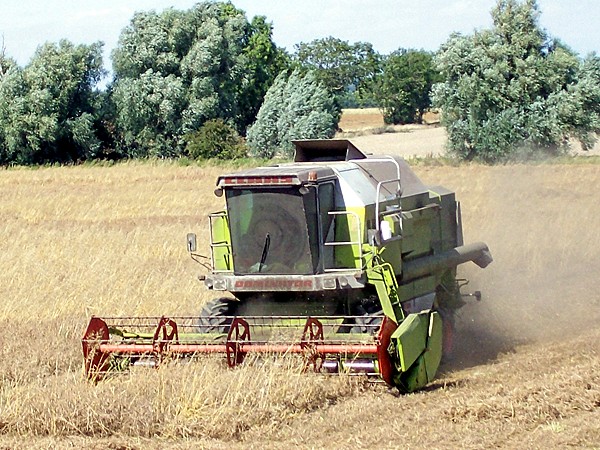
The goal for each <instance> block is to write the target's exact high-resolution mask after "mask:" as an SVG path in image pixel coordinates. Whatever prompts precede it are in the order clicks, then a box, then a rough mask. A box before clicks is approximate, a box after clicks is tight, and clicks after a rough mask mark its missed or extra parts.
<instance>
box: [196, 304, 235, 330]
mask: <svg viewBox="0 0 600 450" xmlns="http://www.w3.org/2000/svg"><path fill="white" fill-rule="evenodd" d="M238 304H239V302H238V301H237V300H236V299H233V298H229V297H219V298H215V299H214V300H211V301H209V302H208V303H207V304H206V305H204V307H203V308H202V311H200V320H199V324H198V325H199V326H198V332H199V333H227V331H228V330H229V326H230V325H231V322H232V320H233V318H232V316H235V314H236V310H237V307H238Z"/></svg>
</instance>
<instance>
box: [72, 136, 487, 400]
mask: <svg viewBox="0 0 600 450" xmlns="http://www.w3.org/2000/svg"><path fill="white" fill-rule="evenodd" d="M294 145H295V147H296V156H295V161H294V162H293V163H288V164H279V165H275V166H269V167H259V168H255V169H251V170H246V171H243V172H238V173H233V174H227V175H222V176H220V177H219V178H218V179H217V189H216V190H215V194H216V195H218V196H223V195H224V197H225V204H226V209H224V210H223V211H220V212H217V213H213V214H210V215H209V221H210V249H211V256H210V262H211V264H210V271H209V273H208V274H207V275H203V276H201V279H202V280H203V281H204V283H205V285H206V287H207V288H208V289H210V290H213V291H219V292H221V293H222V294H226V293H227V292H228V293H229V294H230V296H225V295H221V296H219V297H218V298H216V299H215V300H213V301H211V302H209V303H208V304H207V305H205V307H204V309H203V310H202V312H201V314H200V316H199V317H105V318H98V317H93V318H92V319H91V320H90V323H89V325H88V328H87V330H86V332H85V334H84V337H83V341H82V343H83V353H84V360H85V372H86V375H87V376H88V378H90V379H93V380H98V379H100V378H102V377H103V376H104V375H105V374H106V373H108V372H110V371H112V370H115V369H124V368H126V367H128V366H129V365H152V366H156V365H158V364H160V362H161V361H164V360H165V359H172V358H178V357H186V358H187V357H190V358H195V357H198V356H200V355H205V354H213V353H219V354H223V355H225V356H226V360H227V364H228V365H229V366H231V367H233V366H236V365H239V364H241V363H242V362H243V361H244V359H245V358H246V356H247V355H251V354H261V355H294V354H296V355H301V356H302V357H303V358H304V359H305V360H306V362H307V365H308V366H310V367H312V368H314V369H315V370H317V371H322V372H329V373H338V372H351V373H364V374H368V375H374V376H379V377H380V378H381V379H383V380H384V381H385V382H386V383H387V384H389V385H391V386H395V387H397V388H398V389H399V390H401V391H402V392H411V391H414V390H416V389H419V388H421V387H423V386H425V385H426V384H427V383H429V382H430V381H431V380H433V379H434V377H435V375H436V372H437V369H438V366H439V364H440V361H441V358H442V355H443V354H444V353H449V352H451V351H452V347H453V339H452V335H453V331H454V316H455V313H456V311H457V310H458V309H459V308H460V307H461V306H462V305H464V300H463V298H462V297H463V295H462V294H461V292H460V287H461V286H462V285H463V284H464V282H463V284H461V280H457V278H456V268H457V266H458V265H460V264H463V263H466V262H468V261H473V262H474V263H475V264H477V265H478V266H479V267H481V268H484V267H486V266H487V265H488V264H489V263H490V262H492V256H491V254H490V252H489V250H488V248H487V246H486V245H485V244H483V243H473V244H468V245H464V244H463V236H462V225H461V215H460V206H459V204H458V203H457V202H456V200H455V195H454V193H453V192H451V191H449V190H447V189H445V188H443V187H439V186H436V187H431V186H425V185H424V184H423V183H422V182H421V181H420V180H419V179H418V178H417V176H416V175H415V174H414V173H413V172H412V171H411V169H410V167H409V166H408V164H407V163H406V162H405V161H404V160H402V159H401V158H398V157H392V156H367V155H365V154H364V153H362V152H361V151H360V150H358V149H357V148H356V147H355V146H354V145H353V144H352V143H351V142H349V141H347V140H305V141H295V142H294ZM196 240H197V238H196V236H195V235H194V234H189V235H188V250H189V252H190V253H191V255H192V257H193V258H195V259H196V260H198V261H199V262H201V261H200V260H199V259H198V258H199V257H200V255H198V254H197V253H196V251H197V249H196V247H197V243H196ZM471 295H474V296H476V297H477V298H479V297H480V293H479V292H476V293H475V294H471Z"/></svg>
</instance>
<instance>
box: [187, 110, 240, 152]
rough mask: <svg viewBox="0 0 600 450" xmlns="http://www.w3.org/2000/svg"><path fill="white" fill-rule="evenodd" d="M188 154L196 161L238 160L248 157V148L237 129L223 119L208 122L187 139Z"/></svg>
mask: <svg viewBox="0 0 600 450" xmlns="http://www.w3.org/2000/svg"><path fill="white" fill-rule="evenodd" d="M185 141H186V147H185V150H186V154H187V155H189V156H191V157H192V158H194V159H210V158H217V159H229V160H232V159H238V158H243V157H244V156H246V146H245V145H244V141H243V140H242V138H241V137H240V135H239V134H238V133H237V131H235V129H234V128H233V127H231V126H229V125H228V124H226V123H225V122H224V121H223V120H222V119H214V120H208V121H206V122H204V124H203V125H202V126H201V127H200V129H199V130H198V131H195V132H193V133H190V134H189V135H187V136H186V138H185Z"/></svg>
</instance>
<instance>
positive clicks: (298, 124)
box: [248, 69, 340, 158]
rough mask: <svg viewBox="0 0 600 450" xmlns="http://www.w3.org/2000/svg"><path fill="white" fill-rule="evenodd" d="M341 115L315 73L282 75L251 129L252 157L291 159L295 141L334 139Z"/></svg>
mask: <svg viewBox="0 0 600 450" xmlns="http://www.w3.org/2000/svg"><path fill="white" fill-rule="evenodd" d="M339 117H340V112H339V109H338V108H337V107H336V105H335V101H334V99H333V96H332V95H331V94H330V93H329V91H328V90H327V89H326V88H325V87H324V86H323V85H322V84H321V83H320V82H319V81H318V80H317V77H316V75H315V73H314V72H312V71H309V72H307V73H305V74H303V73H302V71H301V70H299V69H296V70H294V71H293V72H292V73H291V74H290V75H289V76H288V74H287V73H281V74H280V75H279V76H278V77H277V79H276V80H275V82H274V83H273V85H272V86H271V88H270V89H269V91H268V92H267V95H266V96H265V101H264V103H263V105H262V106H261V108H260V111H259V112H258V115H257V117H256V122H255V123H254V124H253V125H252V126H251V127H250V128H249V129H248V146H249V147H250V150H251V155H252V156H259V157H263V158H272V157H274V156H285V157H289V156H291V154H292V152H293V146H292V143H291V141H292V140H294V139H320V138H330V137H332V136H333V135H334V134H335V131H336V129H337V124H338V121H339Z"/></svg>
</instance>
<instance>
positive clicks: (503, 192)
mask: <svg viewBox="0 0 600 450" xmlns="http://www.w3.org/2000/svg"><path fill="white" fill-rule="evenodd" d="M231 169H233V167H227V166H224V167H222V166H215V165H210V164H208V165H195V164H193V165H189V166H180V165H178V164H176V163H173V162H160V161H153V162H144V163H139V162H127V163H120V164H116V165H111V166H110V167H103V166H95V165H92V166H78V167H62V168H60V167H40V168H38V169H37V170H22V169H10V170H2V171H0V199H1V200H0V202H1V203H0V205H1V206H0V218H1V221H0V233H1V236H2V239H1V240H0V293H1V298H2V303H1V304H0V361H1V362H2V364H0V447H1V446H3V445H4V446H6V447H8V448H36V447H39V448H48V447H53V448H54V447H59V448H60V447H86V448H93V447H96V448H164V447H169V446H172V447H177V448H192V447H213V448H221V447H223V448H224V447H227V448H231V447H236V446H242V447H246V446H254V447H256V448H263V447H264V448H268V447H273V448H274V447H278V448H281V447H291V446H300V447H309V448H342V447H343V448H348V447H350V446H352V447H366V446H371V447H376V448H387V447H397V446H402V447H408V448H420V447H432V448H439V447H442V446H443V447H444V448H490V447H506V448H517V447H529V448H541V447H545V448H564V447H565V446H574V447H586V446H587V447H592V448H593V446H594V445H597V443H598V442H600V426H599V425H598V424H599V423H600V412H599V411H600V391H599V388H598V387H599V386H600V379H599V378H598V374H599V373H600V356H599V353H600V347H599V342H600V334H598V333H599V332H598V328H597V326H598V324H599V323H600V297H599V296H598V294H597V289H596V278H597V274H598V273H599V272H600V247H599V246H598V242H600V231H599V229H598V227H597V226H595V224H597V223H598V222H599V220H600V210H599V209H598V208H597V207H595V205H596V204H597V200H596V197H597V192H598V191H599V189H600V165H598V164H595V163H593V164H588V163H580V162H578V161H566V162H562V161H561V162H560V163H557V162H553V163H547V164H538V165H524V164H515V165H505V166H497V167H492V166H483V165H477V164H467V165H460V166H452V165H446V164H445V163H444V162H443V160H442V161H441V162H440V161H439V160H438V161H437V163H435V164H416V167H415V170H416V171H417V173H418V174H419V175H420V176H421V178H422V179H423V180H425V181H426V182H427V183H430V184H433V185H436V184H442V185H444V186H447V187H449V188H452V189H455V190H456V192H457V196H458V198H459V199H460V200H461V202H462V205H463V208H462V210H463V220H464V226H465V237H466V241H467V242H473V241H476V240H483V241H485V242H487V243H488V244H489V246H490V249H491V251H492V254H493V255H494V258H495V261H494V263H493V264H492V265H491V266H490V267H489V268H488V269H486V270H485V271H481V270H479V269H475V268H473V267H471V266H465V267H464V270H463V271H462V272H463V274H464V275H466V276H468V277H469V278H470V279H471V280H472V283H471V285H469V287H472V289H473V290H474V289H481V290H482V291H483V293H484V300H483V301H482V303H477V304H475V303H469V304H468V305H467V306H465V307H464V308H463V310H462V315H461V317H460V319H459V327H460V329H461V332H462V338H461V341H460V344H461V345H460V351H459V353H458V354H457V356H456V359H455V360H454V361H453V362H452V363H451V365H450V366H446V368H445V373H443V374H442V376H441V377H440V379H439V381H438V382H436V383H434V384H433V385H432V386H431V387H430V388H429V389H428V390H426V391H424V392H420V393H416V394H413V395H408V396H402V397H398V396H397V395H396V394H395V393H394V392H393V391H388V390H387V389H386V388H385V387H383V386H381V385H370V384H365V383H364V382H362V381H359V380H356V379H354V378H352V379H349V378H345V377H328V378H327V377H317V376H313V375H311V374H300V373H299V369H298V366H296V365H293V364H290V365H285V364H283V366H282V363H281V362H275V363H266V364H262V365H254V366H253V365H247V366H244V367H242V368H239V369H236V370H227V369H225V368H224V367H223V362H222V361H214V360H209V361H206V362H204V363H200V364H190V365H185V364H170V365H165V366H163V367H161V368H160V369H159V370H135V371H133V372H132V373H131V374H129V375H125V376H122V377H116V378H114V379H111V380H108V381H107V382H103V383H100V384H98V385H97V386H94V385H92V384H90V383H88V382H86V381H84V379H83V377H82V371H81V365H82V361H81V355H80V352H81V350H80V348H81V347H80V341H79V340H80V338H81V335H82V333H83V330H84V328H85V326H86V322H87V320H88V319H89V317H90V316H91V315H92V314H95V315H100V316H102V315H115V314H117V315H121V314H126V315H146V314H147V315H162V314H166V315H197V314H198V313H199V311H200V309H201V306H202V304H203V303H204V302H206V301H207V300H208V299H210V298H212V296H213V295H211V293H209V292H208V291H206V290H205V289H204V288H203V286H202V285H201V283H200V282H198V281H197V279H196V275H197V274H198V273H199V272H200V271H201V268H200V266H198V265H197V264H196V263H194V262H193V261H192V260H191V259H190V258H189V256H188V255H187V252H186V248H185V235H186V233H187V232H190V231H193V232H196V233H197V234H198V237H199V245H200V252H201V253H205V254H206V253H208V243H207V241H206V239H202V238H203V237H204V238H206V237H207V235H208V230H207V224H208V221H207V214H208V213H209V212H212V211H215V210H218V209H219V208H221V207H222V205H221V201H222V199H219V198H216V197H215V196H214V195H213V194H212V191H213V188H214V182H215V180H216V177H217V176H218V175H219V174H220V173H223V172H226V171H228V170H231Z"/></svg>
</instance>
